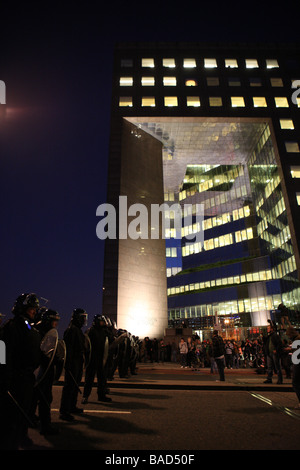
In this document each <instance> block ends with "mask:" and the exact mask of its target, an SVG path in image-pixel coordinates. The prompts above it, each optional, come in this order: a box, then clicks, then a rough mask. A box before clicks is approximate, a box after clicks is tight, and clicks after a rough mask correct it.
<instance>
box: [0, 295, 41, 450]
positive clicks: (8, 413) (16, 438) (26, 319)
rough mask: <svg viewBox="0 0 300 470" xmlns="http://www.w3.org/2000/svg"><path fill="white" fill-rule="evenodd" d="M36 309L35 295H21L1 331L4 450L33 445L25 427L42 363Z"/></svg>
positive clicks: (36, 300)
mask: <svg viewBox="0 0 300 470" xmlns="http://www.w3.org/2000/svg"><path fill="white" fill-rule="evenodd" d="M38 308H39V299H38V297H37V296H36V295H35V294H21V295H20V296H19V297H18V298H17V299H16V302H15V304H14V306H13V309H12V314H13V315H14V318H12V319H10V320H9V321H8V322H7V323H6V324H5V325H4V326H3V329H2V331H1V338H2V339H3V341H4V343H5V345H6V365H5V366H4V365H3V366H2V367H5V369H2V371H3V375H2V374H1V402H0V407H1V420H0V425H1V431H2V432H1V445H3V446H4V448H5V450H18V449H20V448H24V447H25V448H26V447H29V446H30V445H32V440H31V439H30V438H29V436H28V428H29V426H30V425H31V424H32V423H31V420H30V411H31V407H32V401H33V393H34V383H35V375H34V371H35V370H36V369H37V368H38V367H39V365H40V362H41V350H40V335H39V333H38V331H37V330H36V329H35V328H34V327H33V322H34V317H35V315H36V312H37V310H38Z"/></svg>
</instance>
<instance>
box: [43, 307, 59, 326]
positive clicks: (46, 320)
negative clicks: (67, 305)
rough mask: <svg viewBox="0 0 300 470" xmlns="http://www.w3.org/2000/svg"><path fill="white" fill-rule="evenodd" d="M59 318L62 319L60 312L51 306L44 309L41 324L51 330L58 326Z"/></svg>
mask: <svg viewBox="0 0 300 470" xmlns="http://www.w3.org/2000/svg"><path fill="white" fill-rule="evenodd" d="M59 320H60V316H59V314H58V312H57V311H56V310H51V309H49V308H47V309H46V310H44V311H43V313H42V316H41V324H42V325H43V327H45V328H46V329H47V330H50V329H51V328H56V326H57V323H58V322H59Z"/></svg>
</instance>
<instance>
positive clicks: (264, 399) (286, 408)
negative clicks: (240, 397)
mask: <svg viewBox="0 0 300 470" xmlns="http://www.w3.org/2000/svg"><path fill="white" fill-rule="evenodd" d="M250 395H252V396H253V397H254V398H257V399H258V400H261V401H263V402H265V403H267V404H268V405H270V406H274V407H275V408H277V409H278V410H280V411H282V412H283V413H285V414H287V415H288V416H291V417H292V418H296V419H300V414H298V413H295V412H294V411H292V410H290V408H288V407H286V406H282V405H278V403H274V402H273V401H272V400H270V399H269V398H266V397H263V396H262V395H259V394H258V393H250Z"/></svg>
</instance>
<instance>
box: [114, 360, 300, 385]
mask: <svg viewBox="0 0 300 470" xmlns="http://www.w3.org/2000/svg"><path fill="white" fill-rule="evenodd" d="M266 378H267V375H266V374H257V373H256V369H225V382H220V381H219V374H218V373H216V372H215V373H214V374H211V373H210V369H209V368H201V369H198V370H194V369H190V368H184V369H182V368H181V367H180V365H179V364H175V363H172V362H166V363H155V362H153V363H140V362H139V363H138V364H137V375H131V376H130V377H128V378H120V377H119V374H118V371H116V373H115V375H114V379H113V380H111V381H109V382H108V386H109V387H110V388H118V387H119V388H144V389H150V388H152V389H173V390H251V391H266V390H267V391H282V392H292V391H293V387H292V379H287V378H286V377H285V374H284V372H283V384H281V385H278V384H277V375H274V376H273V383H272V384H265V383H264V381H265V380H266Z"/></svg>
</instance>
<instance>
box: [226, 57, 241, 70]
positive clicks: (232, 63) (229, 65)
mask: <svg viewBox="0 0 300 470" xmlns="http://www.w3.org/2000/svg"><path fill="white" fill-rule="evenodd" d="M237 66H238V63H237V60H236V59H225V67H227V68H231V69H235V68H237Z"/></svg>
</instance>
